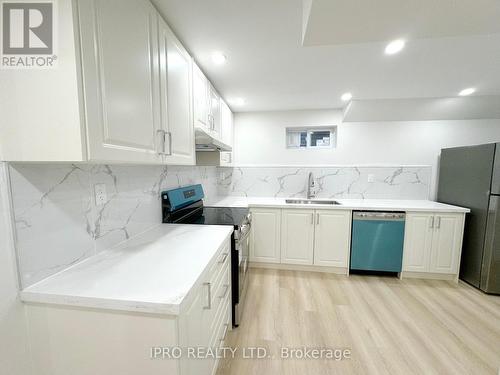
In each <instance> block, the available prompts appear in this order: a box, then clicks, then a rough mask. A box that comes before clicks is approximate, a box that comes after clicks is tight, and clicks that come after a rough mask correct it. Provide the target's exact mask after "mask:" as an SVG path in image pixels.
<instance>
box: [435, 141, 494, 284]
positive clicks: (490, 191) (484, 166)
mask: <svg viewBox="0 0 500 375" xmlns="http://www.w3.org/2000/svg"><path fill="white" fill-rule="evenodd" d="M438 184H439V185H438V201H439V202H442V203H449V204H454V205H458V206H463V207H467V208H470V209H471V213H470V214H467V216H466V221H465V235H464V245H463V249H462V259H461V262H460V279H462V280H464V281H466V282H467V283H469V284H471V285H473V286H475V287H477V288H479V289H481V290H483V291H485V292H486V293H491V294H500V143H496V144H495V143H491V144H485V145H479V146H469V147H456V148H447V149H443V150H441V158H440V163H439V183H438Z"/></svg>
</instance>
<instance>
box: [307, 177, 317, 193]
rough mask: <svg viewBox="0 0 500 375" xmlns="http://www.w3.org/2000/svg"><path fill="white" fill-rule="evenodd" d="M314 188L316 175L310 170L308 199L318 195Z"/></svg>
mask: <svg viewBox="0 0 500 375" xmlns="http://www.w3.org/2000/svg"><path fill="white" fill-rule="evenodd" d="M313 189H314V176H313V173H312V172H309V176H308V177H307V199H311V198H314V196H315V195H316V194H315V193H314V191H313Z"/></svg>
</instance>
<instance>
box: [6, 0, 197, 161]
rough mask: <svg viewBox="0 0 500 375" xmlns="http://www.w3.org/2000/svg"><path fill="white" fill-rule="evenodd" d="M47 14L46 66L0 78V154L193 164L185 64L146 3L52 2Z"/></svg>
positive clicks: (176, 44) (189, 84) (15, 157)
mask: <svg viewBox="0 0 500 375" xmlns="http://www.w3.org/2000/svg"><path fill="white" fill-rule="evenodd" d="M57 17H58V19H57V23H58V29H59V30H58V35H59V43H58V51H57V56H58V59H57V61H58V66H57V67H56V68H55V69H44V70H41V69H36V70H35V69H33V70H20V71H16V72H13V71H2V72H0V76H1V78H2V83H3V82H5V87H2V92H9V93H13V94H11V95H9V96H8V97H6V98H5V100H4V97H3V96H2V98H1V99H2V101H3V102H5V104H6V105H2V122H3V123H2V125H3V126H1V127H0V150H1V153H0V158H1V159H3V160H8V161H76V162H78V161H84V162H85V161H91V162H115V163H144V164H164V163H175V164H193V163H194V137H193V130H192V128H193V125H192V124H193V121H192V99H191V97H192V94H191V91H192V82H191V74H192V72H191V58H190V56H189V55H188V54H187V53H186V51H185V49H184V48H183V47H182V45H181V44H180V43H179V41H178V40H177V38H175V36H174V35H173V34H172V33H171V31H170V30H169V29H168V27H166V25H165V24H164V22H163V20H162V19H161V18H160V17H159V14H158V12H157V11H156V9H155V8H154V7H153V6H152V4H151V3H150V2H149V1H148V0H76V1H70V0H61V1H59V2H58V12H57ZM169 61H170V63H169ZM4 77H5V79H4ZM4 89H5V91H4ZM18 93H23V95H20V94H19V95H18ZM26 108H29V111H28V110H26ZM21 109H23V110H21Z"/></svg>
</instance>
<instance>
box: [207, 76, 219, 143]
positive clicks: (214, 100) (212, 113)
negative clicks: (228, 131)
mask: <svg viewBox="0 0 500 375" xmlns="http://www.w3.org/2000/svg"><path fill="white" fill-rule="evenodd" d="M208 87H209V96H208V98H209V100H210V104H209V115H208V119H209V124H210V130H211V131H212V135H213V136H214V137H216V138H218V139H221V131H220V127H221V115H220V96H219V94H218V93H217V91H216V90H215V88H214V87H213V86H212V85H211V84H209V86H208Z"/></svg>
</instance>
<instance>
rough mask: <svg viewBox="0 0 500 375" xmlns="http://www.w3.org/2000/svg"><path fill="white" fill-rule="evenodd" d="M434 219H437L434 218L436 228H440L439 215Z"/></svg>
mask: <svg viewBox="0 0 500 375" xmlns="http://www.w3.org/2000/svg"><path fill="white" fill-rule="evenodd" d="M436 219H437V220H436V221H437V222H436V228H437V229H439V228H441V216H438V217H437V218H436Z"/></svg>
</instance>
